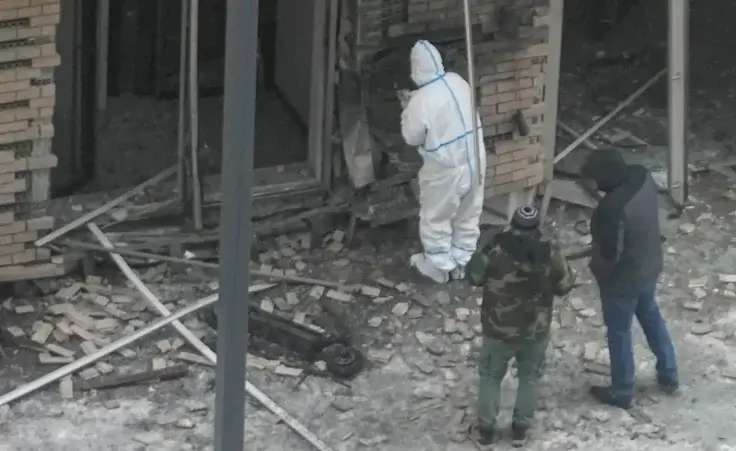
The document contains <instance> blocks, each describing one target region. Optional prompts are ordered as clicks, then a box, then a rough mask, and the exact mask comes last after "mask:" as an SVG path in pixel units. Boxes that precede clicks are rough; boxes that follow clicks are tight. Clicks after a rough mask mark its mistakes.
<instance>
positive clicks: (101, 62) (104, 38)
mask: <svg viewBox="0 0 736 451" xmlns="http://www.w3.org/2000/svg"><path fill="white" fill-rule="evenodd" d="M109 41H110V0H99V1H98V2H97V45H96V55H95V59H96V66H97V68H96V71H97V72H96V75H95V78H96V79H97V111H98V112H101V111H105V110H106V109H107V62H108V61H107V57H108V54H109V44H108V43H109Z"/></svg>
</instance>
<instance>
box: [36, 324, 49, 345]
mask: <svg viewBox="0 0 736 451" xmlns="http://www.w3.org/2000/svg"><path fill="white" fill-rule="evenodd" d="M53 331H54V326H52V325H51V324H49V323H44V322H41V323H40V324H39V325H38V327H37V328H35V332H34V333H33V335H32V336H31V340H32V341H35V342H36V343H38V344H44V343H46V340H48V339H49V337H50V336H51V332H53Z"/></svg>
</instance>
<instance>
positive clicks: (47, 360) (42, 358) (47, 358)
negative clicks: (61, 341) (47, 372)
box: [38, 352, 74, 365]
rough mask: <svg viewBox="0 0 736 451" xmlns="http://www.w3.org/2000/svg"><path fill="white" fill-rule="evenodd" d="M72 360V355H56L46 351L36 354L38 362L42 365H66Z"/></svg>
mask: <svg viewBox="0 0 736 451" xmlns="http://www.w3.org/2000/svg"><path fill="white" fill-rule="evenodd" d="M73 361H74V357H67V356H56V355H51V354H49V353H47V352H42V353H41V354H39V355H38V362H39V363H41V364H42V365H66V364H67V363H72V362H73Z"/></svg>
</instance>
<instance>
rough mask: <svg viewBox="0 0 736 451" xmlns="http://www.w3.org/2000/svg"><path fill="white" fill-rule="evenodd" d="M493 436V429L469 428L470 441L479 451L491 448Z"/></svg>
mask: <svg viewBox="0 0 736 451" xmlns="http://www.w3.org/2000/svg"><path fill="white" fill-rule="evenodd" d="M495 435H496V434H495V431H494V430H493V429H489V428H484V427H482V426H471V428H470V440H472V441H473V442H474V443H475V445H476V446H477V447H478V448H479V449H481V450H485V449H490V448H491V445H493V440H494V438H495Z"/></svg>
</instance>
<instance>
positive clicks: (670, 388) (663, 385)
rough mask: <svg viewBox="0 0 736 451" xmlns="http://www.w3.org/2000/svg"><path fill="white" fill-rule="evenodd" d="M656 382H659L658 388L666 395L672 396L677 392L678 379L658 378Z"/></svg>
mask: <svg viewBox="0 0 736 451" xmlns="http://www.w3.org/2000/svg"><path fill="white" fill-rule="evenodd" d="M657 382H659V388H660V390H662V391H663V392H664V393H665V394H666V395H670V396H673V395H675V394H677V390H679V389H680V381H678V380H677V379H675V380H671V381H668V380H665V379H658V380H657Z"/></svg>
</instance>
